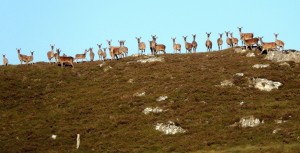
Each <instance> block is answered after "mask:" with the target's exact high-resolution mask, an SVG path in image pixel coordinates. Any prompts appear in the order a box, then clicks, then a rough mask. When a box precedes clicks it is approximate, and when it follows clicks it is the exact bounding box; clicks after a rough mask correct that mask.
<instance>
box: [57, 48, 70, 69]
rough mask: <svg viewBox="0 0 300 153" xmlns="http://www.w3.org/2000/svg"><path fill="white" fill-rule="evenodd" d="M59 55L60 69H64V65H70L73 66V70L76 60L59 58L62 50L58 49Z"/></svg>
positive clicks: (67, 57)
mask: <svg viewBox="0 0 300 153" xmlns="http://www.w3.org/2000/svg"><path fill="white" fill-rule="evenodd" d="M56 52H57V55H58V63H60V67H61V68H63V67H64V65H66V64H70V65H72V68H74V64H73V61H74V58H73V57H71V56H59V54H60V49H56Z"/></svg>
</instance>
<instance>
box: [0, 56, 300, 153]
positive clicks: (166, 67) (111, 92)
mask: <svg viewBox="0 0 300 153" xmlns="http://www.w3.org/2000/svg"><path fill="white" fill-rule="evenodd" d="M159 56H160V57H162V58H164V62H155V63H146V64H141V63H138V62H136V61H137V60H138V59H140V58H141V57H128V58H125V59H122V60H119V61H108V62H106V63H105V65H104V66H102V67H100V66H99V63H100V62H87V63H78V64H75V68H74V69H71V68H70V67H67V68H65V69H61V68H60V67H58V66H56V65H49V64H47V63H37V64H35V65H31V66H26V65H17V66H9V67H0V88H1V93H0V115H1V122H0V127H1V129H0V150H2V151H3V152H195V153H198V152H297V151H299V150H300V144H299V143H300V112H299V108H300V88H299V85H300V66H299V64H297V63H292V62H290V63H289V64H290V67H288V66H280V65H279V64H278V63H272V62H270V61H266V60H264V59H263V58H264V57H263V56H257V57H252V58H249V57H246V56H245V54H236V53H233V51H232V50H224V51H221V52H212V53H197V54H188V55H186V54H183V55H159ZM144 58H146V57H144ZM254 64H270V67H268V68H265V69H254V68H252V66H253V65H254ZM108 67H111V69H108ZM104 70H105V71H104ZM236 73H244V74H245V76H244V77H237V76H234V74H236ZM252 77H258V78H267V79H269V80H273V81H279V82H281V83H283V86H281V87H280V88H279V90H272V91H271V92H262V91H259V90H258V89H255V88H249V87H248V80H247V79H246V78H252ZM129 80H130V81H129ZM224 80H232V81H233V83H234V84H235V86H234V87H219V86H216V85H220V83H221V82H222V81H224ZM137 92H145V94H146V95H145V96H143V97H136V96H134V94H135V93H137ZM162 95H166V96H168V99H167V100H165V101H161V102H157V101H156V99H157V98H158V97H159V96H162ZM242 101H243V102H244V105H240V102H242ZM146 107H161V108H163V109H164V110H167V111H165V112H162V113H160V114H149V115H145V114H143V113H142V111H143V110H144V109H145V108H146ZM249 115H254V116H255V117H256V118H259V119H262V120H264V122H265V123H264V124H262V125H259V126H257V127H253V128H242V127H231V126H230V125H232V124H234V123H235V122H238V121H239V120H240V118H241V117H244V116H249ZM277 119H282V120H285V121H286V122H284V123H282V124H276V123H275V121H274V120H277ZM168 121H173V122H175V123H176V124H177V125H179V126H181V127H182V128H184V129H186V130H187V132H186V133H184V134H176V135H164V134H163V133H161V132H159V131H156V130H155V125H156V123H166V122H168ZM277 128H280V129H281V130H279V131H278V132H277V133H276V134H273V130H275V129H277ZM76 134H80V135H81V144H80V148H79V149H78V150H76ZM51 135H57V139H55V140H54V139H52V138H51ZM2 151H1V152H2Z"/></svg>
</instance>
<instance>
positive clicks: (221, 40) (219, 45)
mask: <svg viewBox="0 0 300 153" xmlns="http://www.w3.org/2000/svg"><path fill="white" fill-rule="evenodd" d="M219 35H220V38H218V40H217V43H218V48H219V51H220V50H222V45H223V39H222V36H223V33H219Z"/></svg>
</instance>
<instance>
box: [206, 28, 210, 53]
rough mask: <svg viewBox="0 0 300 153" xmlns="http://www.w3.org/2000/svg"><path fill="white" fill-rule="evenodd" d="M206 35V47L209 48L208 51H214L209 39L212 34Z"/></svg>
mask: <svg viewBox="0 0 300 153" xmlns="http://www.w3.org/2000/svg"><path fill="white" fill-rule="evenodd" d="M206 35H207V40H206V42H205V46H206V48H207V51H208V52H210V51H211V50H212V42H211V41H210V39H209V37H210V35H211V32H210V33H207V32H206Z"/></svg>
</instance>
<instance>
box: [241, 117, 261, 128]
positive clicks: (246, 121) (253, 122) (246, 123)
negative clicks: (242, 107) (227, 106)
mask: <svg viewBox="0 0 300 153" xmlns="http://www.w3.org/2000/svg"><path fill="white" fill-rule="evenodd" d="M263 123H264V121H260V120H259V119H258V118H255V117H254V116H253V115H251V116H247V117H242V118H241V119H240V122H239V125H240V126H241V127H243V128H245V127H256V126H258V125H260V124H263Z"/></svg>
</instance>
